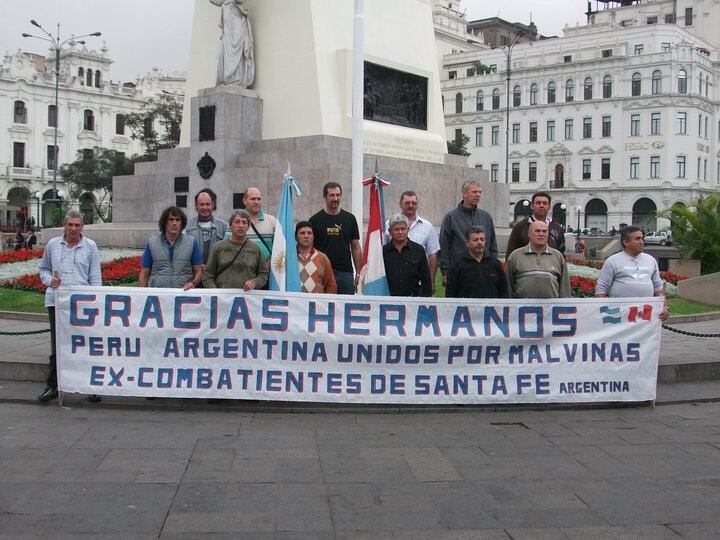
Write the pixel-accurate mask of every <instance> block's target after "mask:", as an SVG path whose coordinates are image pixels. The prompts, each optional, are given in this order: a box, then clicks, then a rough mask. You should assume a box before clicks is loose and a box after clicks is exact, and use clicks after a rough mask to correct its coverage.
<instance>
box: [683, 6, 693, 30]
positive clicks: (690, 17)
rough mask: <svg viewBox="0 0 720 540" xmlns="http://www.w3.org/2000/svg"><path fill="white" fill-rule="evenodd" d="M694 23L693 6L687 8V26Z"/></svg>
mask: <svg viewBox="0 0 720 540" xmlns="http://www.w3.org/2000/svg"><path fill="white" fill-rule="evenodd" d="M692 23H693V8H691V7H689V8H685V26H692Z"/></svg>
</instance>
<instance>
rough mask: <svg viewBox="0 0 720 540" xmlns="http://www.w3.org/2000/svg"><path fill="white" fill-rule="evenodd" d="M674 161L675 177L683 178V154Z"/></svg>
mask: <svg viewBox="0 0 720 540" xmlns="http://www.w3.org/2000/svg"><path fill="white" fill-rule="evenodd" d="M675 163H676V165H677V177H678V178H685V156H678V157H677V158H676V160H675Z"/></svg>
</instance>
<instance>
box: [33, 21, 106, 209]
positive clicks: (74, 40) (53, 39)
mask: <svg viewBox="0 0 720 540" xmlns="http://www.w3.org/2000/svg"><path fill="white" fill-rule="evenodd" d="M30 24H32V25H33V26H34V27H36V28H39V29H40V30H41V31H42V32H43V33H44V34H45V35H46V36H47V37H42V36H35V35H33V34H28V33H25V32H23V33H22V34H21V35H22V37H24V38H35V39H41V40H43V41H47V42H48V43H50V45H51V46H52V49H53V50H54V51H55V140H54V144H53V158H54V159H53V187H52V194H53V195H52V196H53V198H52V199H48V202H53V203H57V202H58V190H57V168H58V160H59V156H58V154H59V152H58V145H57V138H58V122H59V121H60V108H59V106H58V93H59V91H60V50H61V49H62V48H63V47H64V46H65V45H70V46H71V47H72V46H74V45H76V44H78V43H79V44H80V45H84V44H85V42H84V41H80V40H78V38H84V37H99V36H101V35H102V33H100V32H93V33H92V34H83V35H81V36H77V37H75V36H71V37H69V38H67V39H65V40H63V41H60V23H58V24H57V35H55V36H53V35H52V34H51V33H50V32H48V31H47V30H45V29H44V28H43V27H42V25H41V24H40V23H39V22H37V21H36V20H35V19H31V20H30Z"/></svg>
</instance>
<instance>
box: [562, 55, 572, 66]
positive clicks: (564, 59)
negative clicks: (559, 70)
mask: <svg viewBox="0 0 720 540" xmlns="http://www.w3.org/2000/svg"><path fill="white" fill-rule="evenodd" d="M563 62H564V63H565V64H569V63H570V62H572V55H571V54H567V55H565V56H563Z"/></svg>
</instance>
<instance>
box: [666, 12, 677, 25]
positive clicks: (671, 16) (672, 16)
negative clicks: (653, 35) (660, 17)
mask: <svg viewBox="0 0 720 540" xmlns="http://www.w3.org/2000/svg"><path fill="white" fill-rule="evenodd" d="M674 23H675V14H674V13H666V14H665V24H674Z"/></svg>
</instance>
